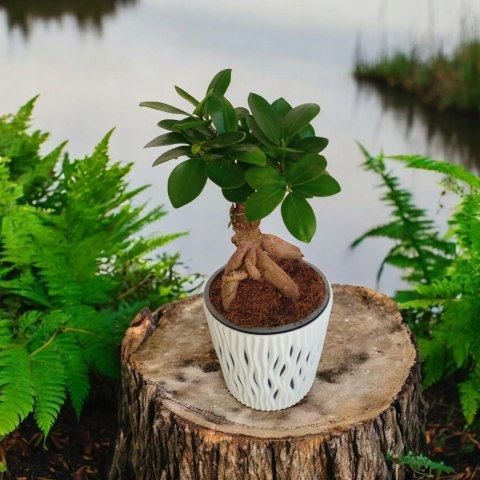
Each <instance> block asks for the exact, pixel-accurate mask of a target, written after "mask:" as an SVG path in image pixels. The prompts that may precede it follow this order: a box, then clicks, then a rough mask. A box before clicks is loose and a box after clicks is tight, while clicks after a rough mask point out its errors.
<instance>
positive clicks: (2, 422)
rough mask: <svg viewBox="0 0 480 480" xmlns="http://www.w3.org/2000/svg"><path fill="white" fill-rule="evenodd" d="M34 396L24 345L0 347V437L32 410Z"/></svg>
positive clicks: (27, 356)
mask: <svg viewBox="0 0 480 480" xmlns="http://www.w3.org/2000/svg"><path fill="white" fill-rule="evenodd" d="M34 393H35V390H34V385H33V382H32V378H31V373H30V355H29V354H28V352H27V350H26V349H25V346H24V345H15V344H11V345H9V346H7V347H5V346H2V347H0V438H1V437H2V436H4V435H7V434H9V433H10V432H12V431H13V430H15V429H16V428H17V427H18V425H19V423H20V422H21V421H22V420H23V419H24V418H26V416H27V415H28V414H29V413H30V412H31V411H32V408H33V404H34Z"/></svg>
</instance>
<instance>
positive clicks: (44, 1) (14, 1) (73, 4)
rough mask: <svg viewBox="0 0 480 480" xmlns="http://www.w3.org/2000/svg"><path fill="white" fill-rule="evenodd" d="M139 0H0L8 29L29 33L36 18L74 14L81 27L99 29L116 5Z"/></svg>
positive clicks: (26, 35) (0, 8)
mask: <svg viewBox="0 0 480 480" xmlns="http://www.w3.org/2000/svg"><path fill="white" fill-rule="evenodd" d="M137 1H138V0H0V11H5V13H6V17H7V23H8V28H9V30H13V29H15V28H18V29H19V30H20V31H21V32H22V33H23V34H24V35H25V37H28V35H29V33H30V30H31V28H32V24H33V22H34V21H35V20H37V19H39V20H43V21H46V20H56V21H61V20H62V19H63V18H64V16H66V15H71V16H72V17H73V18H75V20H76V22H77V25H78V28H79V29H80V30H82V31H83V30H87V29H90V28H92V29H94V30H96V31H98V32H101V30H102V22H103V19H104V17H106V16H111V15H115V14H116V13H117V11H118V9H119V8H122V7H125V6H128V5H134V4H135V3H137Z"/></svg>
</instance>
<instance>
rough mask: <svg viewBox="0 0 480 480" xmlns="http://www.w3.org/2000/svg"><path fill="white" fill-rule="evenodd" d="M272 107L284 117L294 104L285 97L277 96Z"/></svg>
mask: <svg viewBox="0 0 480 480" xmlns="http://www.w3.org/2000/svg"><path fill="white" fill-rule="evenodd" d="M272 108H273V109H274V110H275V111H276V112H277V115H278V117H279V118H283V117H284V116H285V115H286V114H287V113H288V112H289V111H290V110H291V109H292V106H291V105H290V104H289V103H288V102H287V101H286V100H285V99H284V98H277V99H276V100H275V101H274V102H273V103H272Z"/></svg>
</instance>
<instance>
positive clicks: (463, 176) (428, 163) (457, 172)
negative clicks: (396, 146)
mask: <svg viewBox="0 0 480 480" xmlns="http://www.w3.org/2000/svg"><path fill="white" fill-rule="evenodd" d="M387 158H392V159H394V160H400V161H402V162H403V163H404V164H405V166H406V167H408V168H419V169H422V170H432V171H434V172H438V173H443V174H444V175H447V176H448V177H450V178H454V179H456V180H460V181H461V182H464V183H466V184H468V185H470V186H472V187H475V188H480V178H479V177H478V176H476V175H474V174H473V173H470V172H469V171H467V170H465V168H463V167H462V166H461V165H455V164H452V163H448V162H443V161H440V160H434V159H433V158H429V157H424V156H422V155H392V156H389V157H387Z"/></svg>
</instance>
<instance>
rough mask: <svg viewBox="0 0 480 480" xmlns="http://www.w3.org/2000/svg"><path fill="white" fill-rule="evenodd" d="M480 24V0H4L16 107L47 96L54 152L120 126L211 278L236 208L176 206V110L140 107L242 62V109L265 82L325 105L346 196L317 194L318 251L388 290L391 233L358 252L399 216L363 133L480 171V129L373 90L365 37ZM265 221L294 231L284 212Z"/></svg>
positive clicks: (433, 197) (137, 175)
mask: <svg viewBox="0 0 480 480" xmlns="http://www.w3.org/2000/svg"><path fill="white" fill-rule="evenodd" d="M87 4H88V8H87V7H86V5H87ZM467 18H468V20H469V22H472V25H474V23H475V21H476V20H478V19H479V18H480V4H479V3H478V2H476V1H475V0H464V1H452V0H435V1H424V2H418V1H416V0H415V1H414V0H403V1H401V2H399V1H396V0H395V1H394V0H390V1H387V0H364V1H363V2H361V3H359V2H356V1H354V0H322V1H321V2H318V1H313V0H297V1H296V2H295V3H293V2H290V1H288V0H264V1H263V2H258V1H253V0H244V1H242V2H216V1H214V0H201V1H197V2H191V1H190V2H187V1H185V0H176V1H175V2H172V1H167V0H108V1H105V0H103V1H100V0H98V1H91V2H84V1H80V2H79V1H78V0H42V1H39V0H0V66H1V75H2V80H1V88H0V105H1V112H0V113H2V114H3V113H8V112H14V111H16V110H17V108H18V107H19V106H20V105H21V104H23V103H24V102H25V101H27V100H28V99H30V98H31V97H33V96H34V95H36V94H40V98H39V100H38V102H37V108H36V112H35V126H36V127H37V128H42V129H45V130H49V131H51V132H52V136H51V138H50V140H49V147H53V146H54V145H56V144H58V143H60V142H61V141H63V140H64V139H69V147H68V148H69V151H70V152H71V153H72V154H73V155H77V156H82V155H84V154H86V153H88V152H90V151H91V149H92V148H93V146H94V145H95V143H97V142H98V141H99V140H100V138H101V137H102V136H103V135H104V134H105V133H106V132H107V131H108V130H109V129H110V128H111V127H113V126H116V132H115V134H114V136H113V138H112V141H111V153H112V158H113V159H115V160H121V161H134V162H135V166H134V169H133V173H132V180H131V181H132V183H133V184H134V185H140V184H144V183H150V184H151V185H152V188H151V189H150V190H149V191H148V193H147V194H146V196H145V199H146V200H148V201H149V202H150V204H151V205H152V206H153V205H156V204H158V203H163V204H165V205H166V207H167V209H168V210H169V211H170V212H171V213H169V215H168V216H167V217H165V218H164V219H162V220H161V221H160V222H159V224H158V230H159V231H162V232H174V231H185V230H188V231H189V232H190V234H189V235H188V236H186V237H184V238H182V239H180V240H177V241H176V242H174V243H172V244H171V245H170V246H169V247H168V249H169V251H171V252H175V251H180V252H181V254H182V258H183V261H184V262H185V263H186V264H187V265H188V267H189V269H190V270H191V271H192V272H201V273H204V274H210V273H211V272H213V271H214V270H216V269H217V268H218V267H219V266H221V265H222V264H223V263H224V262H225V260H226V259H227V258H228V256H229V255H230V253H231V252H232V245H231V244H230V241H229V238H230V236H231V233H230V232H229V231H228V228H227V222H228V218H227V211H228V205H227V204H226V202H225V201H224V200H223V197H222V196H221V194H220V193H219V192H218V191H217V190H216V189H215V188H213V187H212V186H210V187H209V188H207V189H206V190H205V191H204V192H203V193H202V196H201V197H200V198H199V199H198V200H197V201H196V202H194V203H193V204H191V205H188V206H186V207H184V208H182V209H180V210H176V211H174V212H172V210H173V208H172V207H170V206H169V204H168V198H167V195H166V180H167V178H168V174H169V172H170V170H171V168H172V167H173V166H174V163H173V162H171V163H170V164H167V165H162V166H160V167H156V168H155V169H152V168H151V163H152V161H153V160H154V158H156V156H155V155H156V154H157V152H156V151H153V150H143V149H142V146H143V145H144V144H145V143H146V142H147V141H148V140H150V139H151V138H153V137H154V136H156V135H157V134H158V131H157V127H156V122H157V121H158V120H159V119H160V116H159V115H157V114H156V112H154V111H147V110H143V109H140V108H138V103H139V102H140V101H142V100H162V101H165V102H168V103H174V104H179V103H180V104H181V99H179V97H176V94H175V91H174V90H173V85H174V84H178V85H180V86H182V87H183V88H185V89H186V90H187V91H189V92H191V93H192V94H194V95H195V96H197V97H198V96H202V94H203V93H204V89H205V86H206V85H207V84H208V82H209V80H210V78H211V77H212V76H213V74H215V73H216V72H217V71H218V70H220V69H222V68H227V67H230V68H232V69H233V80H232V85H231V87H230V89H229V92H230V93H229V98H230V99H231V100H232V101H233V103H235V104H242V103H243V104H245V103H246V98H247V95H248V93H249V92H250V91H251V90H254V91H255V92H256V93H259V94H261V95H263V96H265V97H266V98H268V99H270V100H273V99H275V98H277V97H278V96H284V97H286V98H287V99H288V100H289V101H290V102H291V103H293V104H299V103H304V102H316V103H319V104H320V105H321V107H322V112H321V114H320V116H319V117H318V119H317V120H316V121H315V123H314V125H315V127H316V130H317V133H318V134H319V135H321V136H326V137H328V138H329V139H330V145H329V147H328V148H327V150H326V153H325V154H326V156H327V159H328V160H329V170H330V171H331V173H332V174H333V175H334V176H335V177H336V178H338V179H339V181H340V183H341V184H342V187H343V191H342V193H341V194H340V195H337V196H335V197H331V198H326V199H318V201H317V200H316V201H315V202H314V208H315V211H316V213H317V219H318V228H317V234H316V236H315V237H314V239H313V241H312V243H311V244H308V245H305V246H303V251H304V253H305V257H306V259H307V260H309V261H311V262H313V263H315V264H316V265H317V266H319V267H320V268H321V269H322V270H323V271H324V272H325V273H326V275H327V276H328V277H329V278H330V280H331V281H333V282H340V283H351V284H362V285H367V286H371V287H375V286H376V283H375V275H376V270H377V268H378V266H379V263H380V261H381V259H382V258H383V256H384V255H385V253H386V251H387V250H388V247H389V243H388V242H386V241H382V240H377V241H376V240H371V241H369V242H367V243H365V244H364V245H362V246H361V247H360V248H358V249H357V250H355V251H353V252H352V251H350V249H349V244H350V243H351V241H352V240H353V239H354V238H356V237H357V236H358V235H360V234H361V233H362V232H363V231H365V230H366V229H367V228H370V227H372V226H373V225H376V224H378V223H380V222H385V221H387V220H388V211H387V210H386V209H385V208H384V207H383V205H382V204H381V203H380V201H379V196H380V192H379V190H377V189H376V188H375V186H376V185H377V183H378V181H377V179H376V178H375V177H374V176H372V175H371V174H369V173H366V172H364V171H363V170H362V169H361V166H360V165H361V162H362V156H361V154H360V151H359V149H358V147H357V145H356V141H359V142H361V143H362V144H364V145H365V147H366V148H367V149H369V150H370V151H371V152H372V153H377V152H379V151H380V150H381V149H383V150H384V152H385V153H387V154H400V153H404V154H407V153H411V154H414V153H419V154H429V155H432V156H434V157H435V158H438V159H446V160H449V161H451V162H455V163H462V164H464V165H466V166H467V167H468V168H470V169H472V170H474V171H478V164H479V159H480V141H479V136H478V134H477V132H478V129H479V123H478V119H465V118H463V117H458V116H452V115H446V114H438V113H432V112H430V111H429V110H426V109H424V108H422V107H419V106H418V105H417V104H416V103H415V102H413V101H412V100H411V99H409V98H408V97H405V96H402V95H400V96H399V95H397V94H395V95H394V96H392V95H391V93H388V92H385V91H384V90H379V89H376V88H373V87H371V86H369V85H364V84H358V83H357V82H356V81H355V80H354V79H353V78H352V76H351V71H352V69H353V65H354V60H355V54H356V52H357V51H358V48H359V45H360V46H361V50H362V54H363V55H364V56H367V57H368V58H374V57H375V56H376V55H378V54H379V53H381V52H382V51H385V50H393V49H395V47H398V46H400V47H402V48H409V47H410V46H412V45H414V44H418V43H422V44H427V45H437V46H438V45H442V46H443V47H444V48H445V49H446V50H449V49H451V48H453V47H454V46H455V45H456V44H457V43H458V41H459V40H460V38H461V34H462V31H464V29H465V21H466V20H465V19H467ZM397 171H398V174H399V175H400V176H401V178H402V180H403V181H404V183H405V185H406V186H408V187H410V188H411V189H412V190H413V191H414V193H415V196H416V198H417V199H418V201H419V203H420V204H421V205H423V206H425V207H426V208H428V209H429V210H430V211H431V212H432V213H433V214H434V215H435V217H436V218H438V219H439V221H440V222H442V221H444V219H445V218H446V217H447V216H448V209H449V207H450V206H451V204H452V201H453V199H450V198H448V197H442V204H440V203H439V200H438V199H439V194H440V192H441V188H440V187H438V185H437V181H438V180H439V179H438V178H436V177H434V176H432V175H430V174H428V173H424V172H411V171H408V172H404V171H401V170H398V167H397ZM442 205H443V206H442ZM263 230H264V231H265V232H270V233H275V234H277V235H281V236H283V237H284V238H286V239H287V240H290V241H294V240H293V239H292V238H291V237H290V236H289V234H288V232H286V229H285V228H284V226H283V223H282V221H281V218H280V216H279V215H278V214H273V215H271V217H268V218H267V219H266V220H265V221H264V222H263ZM400 286H401V281H400V279H399V275H398V272H396V271H395V270H393V269H387V270H386V272H385V275H384V277H383V280H382V282H381V284H380V286H379V289H380V290H381V291H384V292H385V293H389V294H390V293H393V291H394V290H395V289H396V288H398V287H400Z"/></svg>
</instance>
